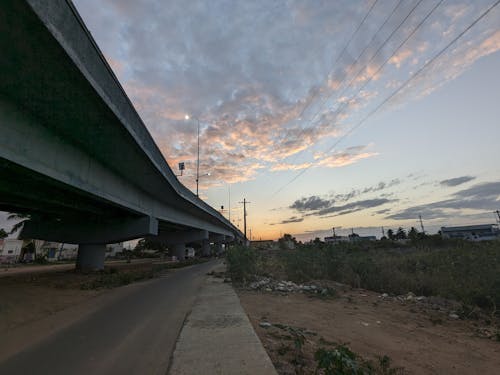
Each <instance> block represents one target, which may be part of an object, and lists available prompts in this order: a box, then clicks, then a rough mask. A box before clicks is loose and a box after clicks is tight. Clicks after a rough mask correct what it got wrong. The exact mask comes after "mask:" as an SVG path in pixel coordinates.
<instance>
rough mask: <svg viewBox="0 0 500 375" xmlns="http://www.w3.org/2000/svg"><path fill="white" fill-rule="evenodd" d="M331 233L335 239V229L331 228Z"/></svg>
mask: <svg viewBox="0 0 500 375" xmlns="http://www.w3.org/2000/svg"><path fill="white" fill-rule="evenodd" d="M332 232H333V238H335V237H337V236H335V227H333V228H332Z"/></svg>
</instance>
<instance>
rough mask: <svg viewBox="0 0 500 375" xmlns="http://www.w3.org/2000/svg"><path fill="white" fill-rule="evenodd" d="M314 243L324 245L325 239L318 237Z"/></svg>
mask: <svg viewBox="0 0 500 375" xmlns="http://www.w3.org/2000/svg"><path fill="white" fill-rule="evenodd" d="M313 244H314V245H322V244H323V241H321V239H320V238H319V237H316V238H315V239H314V241H313Z"/></svg>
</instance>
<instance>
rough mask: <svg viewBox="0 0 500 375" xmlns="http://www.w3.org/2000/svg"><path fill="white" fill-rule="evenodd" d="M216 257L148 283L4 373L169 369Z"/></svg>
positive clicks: (4, 366)
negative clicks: (179, 337) (178, 341)
mask: <svg viewBox="0 0 500 375" xmlns="http://www.w3.org/2000/svg"><path fill="white" fill-rule="evenodd" d="M214 266H215V262H208V263H203V264H200V265H197V266H192V267H188V268H184V269H179V270H177V271H176V272H172V273H170V274H167V275H166V276H164V277H161V278H158V279H155V280H153V281H150V282H145V283H144V285H143V286H142V287H141V288H139V289H134V291H133V292H131V293H130V294H126V295H125V296H124V297H123V298H120V299H118V300H116V301H113V302H112V303H110V304H107V305H105V306H103V307H102V308H101V309H99V310H97V311H96V312H95V313H93V314H91V315H89V316H87V317H85V318H83V319H81V320H79V321H77V322H76V323H74V324H73V325H71V326H69V327H67V328H66V329H63V330H61V331H59V332H57V333H56V334H53V335H51V336H49V337H47V338H46V339H45V340H43V341H42V342H40V343H39V344H37V345H34V346H32V347H30V348H28V349H26V350H24V351H22V352H20V353H18V354H16V355H14V356H13V357H10V358H8V359H7V360H5V361H4V362H0V374H13V375H14V374H51V375H57V374H64V375H67V374H76V375H77V374H85V375H87V374H141V375H142V374H166V372H167V369H168V366H169V361H170V356H171V354H172V352H173V350H174V347H175V342H176V340H177V336H178V334H179V332H180V329H181V328H182V325H183V321H184V318H185V316H186V315H187V313H188V312H189V311H190V309H191V307H192V305H193V302H194V298H195V296H196V293H197V291H198V289H199V288H200V286H201V285H202V283H203V282H204V280H205V278H206V273H207V272H208V271H209V270H210V269H212V268H213V267H214Z"/></svg>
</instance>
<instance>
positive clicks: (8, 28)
mask: <svg viewBox="0 0 500 375" xmlns="http://www.w3.org/2000/svg"><path fill="white" fill-rule="evenodd" d="M0 50H1V51H2V53H1V54H0V72H1V73H2V79H1V80H0V133H1V134H2V136H1V137H0V210H4V211H9V212H16V213H25V214H29V215H31V217H32V220H30V222H29V224H26V225H25V228H24V230H23V232H22V235H23V236H25V237H31V238H37V239H45V240H53V241H59V242H65V243H77V244H80V245H82V249H84V251H83V252H82V254H80V255H81V256H83V255H84V253H85V252H87V253H88V254H89V256H88V262H87V260H86V259H85V257H83V258H82V257H79V264H80V265H82V267H83V268H86V267H87V266H88V264H91V265H92V264H93V265H94V266H95V264H97V263H99V266H100V265H101V261H100V257H101V255H99V256H96V255H95V254H96V252H100V251H101V250H99V249H102V246H104V244H107V243H114V242H121V241H125V240H129V239H133V238H140V237H145V236H154V237H155V238H157V239H159V240H160V239H161V240H162V241H165V242H166V243H169V244H170V245H171V246H172V247H176V249H177V250H176V252H178V253H179V254H181V253H182V251H181V250H180V249H181V247H182V246H185V244H186V243H189V242H195V243H198V244H200V245H201V246H202V248H203V249H205V250H206V245H207V243H208V242H217V243H222V242H226V241H228V240H230V239H232V238H234V237H237V238H240V237H241V232H239V231H238V230H237V229H236V228H235V227H234V226H233V225H232V224H231V223H229V222H228V221H227V220H226V219H225V218H224V217H222V215H220V214H219V213H218V212H217V211H216V210H214V209H213V208H212V207H210V206H208V205H207V204H206V203H204V202H202V201H201V200H199V199H198V198H197V197H196V196H194V194H192V193H191V192H190V191H189V190H188V189H186V188H185V187H184V186H183V185H181V184H180V183H179V181H178V180H177V178H176V177H175V175H174V174H173V172H172V171H171V169H170V168H169V166H168V164H167V163H166V161H165V159H164V157H163V155H162V154H161V151H160V150H159V149H158V147H157V146H156V144H155V143H154V140H153V139H152V138H151V136H150V134H149V132H148V130H147V129H146V127H145V126H144V124H143V123H142V120H141V119H140V117H139V115H138V114H137V112H136V111H135V109H134V107H133V105H132V104H131V102H130V100H129V99H128V97H127V95H126V94H125V92H124V91H123V89H122V87H121V86H120V84H119V82H118V80H117V79H116V77H115V76H114V74H113V72H112V70H111V68H110V67H109V65H108V64H107V62H106V61H105V59H104V57H103V55H102V53H101V52H100V51H99V49H98V47H97V45H96V44H95V42H94V41H93V39H92V37H91V35H90V33H89V32H88V30H87V29H86V27H85V25H84V24H83V21H82V20H81V19H80V17H79V15H78V14H77V12H76V10H75V9H74V7H73V6H72V4H71V2H68V1H65V0H50V1H49V0H42V1H40V0H5V1H4V2H2V6H1V7H0ZM181 239H182V241H181ZM96 246H97V247H96ZM99 246H100V247H99ZM205 250H204V252H205ZM92 254H94V255H92ZM99 254H100V253H99ZM96 262H97V263H96ZM94 266H93V267H94Z"/></svg>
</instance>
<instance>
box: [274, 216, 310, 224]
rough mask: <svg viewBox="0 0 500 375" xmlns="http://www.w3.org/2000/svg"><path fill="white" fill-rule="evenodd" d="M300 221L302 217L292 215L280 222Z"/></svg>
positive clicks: (302, 219)
mask: <svg viewBox="0 0 500 375" xmlns="http://www.w3.org/2000/svg"><path fill="white" fill-rule="evenodd" d="M302 221H304V218H303V217H297V216H292V217H291V218H289V219H286V220H283V221H282V222H281V223H280V224H289V223H300V222H302Z"/></svg>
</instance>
